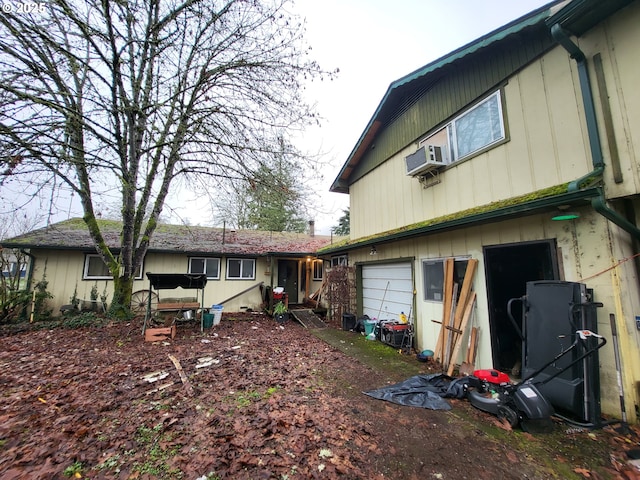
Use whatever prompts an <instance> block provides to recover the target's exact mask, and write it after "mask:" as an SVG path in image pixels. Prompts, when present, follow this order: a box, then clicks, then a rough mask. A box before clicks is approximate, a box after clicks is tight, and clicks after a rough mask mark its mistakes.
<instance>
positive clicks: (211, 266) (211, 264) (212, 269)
mask: <svg viewBox="0 0 640 480" xmlns="http://www.w3.org/2000/svg"><path fill="white" fill-rule="evenodd" d="M189 273H204V274H206V275H207V278H208V279H210V280H219V279H220V259H219V258H209V257H191V258H189Z"/></svg>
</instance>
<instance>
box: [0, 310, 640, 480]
mask: <svg viewBox="0 0 640 480" xmlns="http://www.w3.org/2000/svg"><path fill="white" fill-rule="evenodd" d="M345 333H347V332H341V334H345ZM349 335H356V334H353V333H350V334H349ZM356 340H357V339H356ZM340 342H343V343H345V346H349V345H351V346H353V345H355V344H358V342H349V341H348V340H347V341H344V340H339V341H338V344H340ZM342 350H348V349H340V348H337V347H335V346H331V345H330V344H329V343H327V342H326V341H324V340H321V339H319V338H317V337H316V336H315V335H313V332H312V331H309V330H307V329H305V328H303V327H302V326H300V325H299V324H297V323H295V322H293V321H290V322H288V323H286V324H284V325H279V324H277V323H276V322H275V321H274V320H273V319H271V318H269V317H266V316H264V315H261V314H244V315H228V314H225V316H224V317H223V321H222V322H221V323H220V324H219V325H217V326H215V327H214V328H212V329H208V330H205V332H204V333H203V332H201V331H200V329H199V325H195V324H183V325H179V327H178V333H177V335H176V337H175V338H174V339H173V340H165V341H159V342H145V341H144V339H143V336H142V335H141V324H140V323H139V321H133V322H130V323H126V324H122V323H120V324H118V323H110V324H108V325H106V326H102V327H88V328H79V329H73V330H70V329H53V330H34V331H27V332H22V333H12V334H7V333H5V334H3V335H2V336H1V337H0V392H1V404H0V478H2V479H63V478H90V479H114V478H117V479H156V478H160V479H165V478H166V479H189V480H196V479H215V478H219V479H227V478H230V479H261V478H264V479H280V480H284V479H294V478H300V479H307V478H346V479H350V478H353V479H383V478H403V479H404V478H406V479H414V478H415V479H422V480H423V479H428V478H441V479H464V478H469V479H471V478H473V479H495V478H501V479H519V478H530V479H538V478H539V479H546V478H571V477H572V476H573V478H630V479H633V478H640V475H638V476H635V477H634V476H633V475H636V473H635V472H637V470H635V471H634V469H633V468H630V467H629V465H628V464H627V463H625V462H624V461H623V452H624V451H625V449H626V450H629V449H632V448H633V447H637V446H638V443H637V438H638V432H637V430H632V431H631V433H630V434H628V435H621V434H618V433H616V432H615V431H614V430H612V429H608V430H607V431H604V430H601V431H598V432H596V433H594V432H582V431H573V432H570V433H567V432H568V430H566V431H563V434H562V435H561V437H560V438H559V440H558V444H562V445H563V447H562V448H560V447H557V448H556V445H554V444H552V443H550V441H549V440H548V438H552V437H548V438H545V439H542V440H540V439H537V438H534V437H533V436H531V435H529V434H524V433H523V432H515V431H508V430H505V429H501V428H499V427H500V426H499V425H498V426H497V427H496V425H495V424H496V423H499V422H497V420H496V419H493V418H491V417H490V416H489V415H486V414H484V413H482V412H478V411H476V410H475V409H473V408H471V407H469V405H468V403H467V402H465V401H464V400H452V401H451V402H452V405H453V409H452V410H451V411H447V412H445V411H432V410H425V409H420V408H411V407H403V406H399V405H394V404H389V403H386V402H382V401H379V400H375V399H372V398H370V397H368V396H365V395H363V394H362V392H363V391H366V390H371V389H374V388H378V387H381V386H384V385H386V384H389V383H390V382H395V381H399V380H401V379H402V378H399V377H398V375H397V374H394V371H389V370H387V369H385V368H383V367H381V366H380V365H378V366H371V365H368V364H366V363H363V362H362V361H360V360H358V359H357V358H354V354H348V353H344V351H342ZM355 356H356V357H357V355H355ZM416 363H417V362H416ZM417 368H418V370H420V371H427V370H428V369H429V366H428V365H420V366H418V367H417ZM485 426H488V427H489V428H484V427H485ZM491 429H493V431H494V432H495V431H498V432H499V433H500V434H501V436H500V435H499V436H497V437H496V436H495V435H494V434H492V433H491ZM553 438H555V437H553ZM571 445H574V446H575V448H574V449H573V450H565V448H566V447H571ZM585 445H586V446H587V447H588V448H584V446H585ZM534 447H535V448H534ZM565 452H586V453H587V455H585V456H584V457H589V455H591V456H596V457H597V458H591V461H588V460H585V458H583V456H580V455H578V454H577V453H575V454H574V453H565Z"/></svg>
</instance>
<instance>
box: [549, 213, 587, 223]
mask: <svg viewBox="0 0 640 480" xmlns="http://www.w3.org/2000/svg"><path fill="white" fill-rule="evenodd" d="M576 218H580V214H579V213H578V212H567V211H564V210H560V211H558V212H556V213H555V214H554V215H553V217H551V220H555V221H556V222H561V221H563V220H575V219H576Z"/></svg>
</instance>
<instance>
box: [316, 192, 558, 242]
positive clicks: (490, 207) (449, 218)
mask: <svg viewBox="0 0 640 480" xmlns="http://www.w3.org/2000/svg"><path fill="white" fill-rule="evenodd" d="M568 187H569V183H563V184H561V185H556V186H553V187H548V188H543V189H541V190H537V191H535V192H531V193H528V194H526V195H521V196H519V197H512V198H507V199H505V200H499V201H496V202H491V203H488V204H486V205H480V206H477V207H471V208H468V209H466V210H461V211H459V212H454V213H450V214H448V215H442V216H440V217H436V218H430V219H428V220H424V221H422V222H417V223H413V224H411V225H405V226H403V227H400V228H396V229H393V230H387V231H385V232H381V233H377V234H375V235H369V236H367V237H361V238H358V239H355V240H351V239H349V238H347V239H345V240H344V241H341V242H337V243H334V244H331V245H327V246H326V247H323V248H321V249H319V250H318V254H322V253H323V251H334V250H337V249H339V248H340V247H347V246H351V245H357V244H360V243H369V242H371V241H373V240H377V239H381V238H385V237H390V236H393V235H395V234H398V233H403V232H411V231H412V230H420V229H422V228H425V227H430V226H434V225H439V224H443V223H448V222H453V221H455V220H461V219H463V218H467V217H473V216H475V215H481V214H483V213H489V212H493V211H496V210H501V209H503V208H507V207H513V206H516V205H523V204H526V203H528V202H532V201H534V200H540V199H542V198H547V197H553V196H555V195H561V194H563V193H567V191H568Z"/></svg>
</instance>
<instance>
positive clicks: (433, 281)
mask: <svg viewBox="0 0 640 480" xmlns="http://www.w3.org/2000/svg"><path fill="white" fill-rule="evenodd" d="M444 260H445V259H444V258H434V259H428V260H423V261H422V285H423V290H424V292H423V293H424V296H423V298H424V299H425V300H426V301H431V302H442V301H443V300H444ZM467 263H468V259H467V258H456V259H454V262H453V282H454V283H457V284H458V285H462V281H463V280H464V274H465V272H466V271H467Z"/></svg>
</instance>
